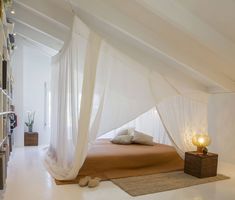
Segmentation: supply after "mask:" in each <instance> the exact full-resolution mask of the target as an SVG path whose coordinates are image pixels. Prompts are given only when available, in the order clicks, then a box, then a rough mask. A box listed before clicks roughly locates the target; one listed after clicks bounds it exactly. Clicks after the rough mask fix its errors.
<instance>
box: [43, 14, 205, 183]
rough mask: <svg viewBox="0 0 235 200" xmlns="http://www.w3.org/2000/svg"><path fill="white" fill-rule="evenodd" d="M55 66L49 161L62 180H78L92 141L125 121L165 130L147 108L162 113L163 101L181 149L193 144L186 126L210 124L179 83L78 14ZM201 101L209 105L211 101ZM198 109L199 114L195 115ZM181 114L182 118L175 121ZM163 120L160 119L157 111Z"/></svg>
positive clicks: (165, 116)
mask: <svg viewBox="0 0 235 200" xmlns="http://www.w3.org/2000/svg"><path fill="white" fill-rule="evenodd" d="M52 66H53V73H52V74H53V76H52V113H53V114H52V119H51V122H52V128H51V129H52V137H51V143H50V147H49V149H48V151H47V154H46V157H45V165H46V167H47V169H48V171H49V172H50V173H51V175H52V176H53V177H54V178H56V179H58V180H70V179H74V178H75V177H76V176H77V174H78V172H79V169H80V168H81V166H82V164H83V162H84V160H85V157H86V155H87V150H88V148H89V144H91V143H92V141H94V140H95V139H96V138H97V137H100V136H102V135H104V134H105V133H108V132H110V131H113V130H115V129H118V128H120V127H122V126H123V125H125V124H128V123H129V124H131V123H134V124H135V127H136V128H137V129H139V130H140V131H144V132H145V131H146V132H152V133H150V134H153V135H154V134H156V133H160V132H161V133H164V132H165V130H164V128H163V125H162V124H158V126H159V127H161V128H159V129H155V130H153V129H152V130H153V131H151V130H150V129H149V127H151V126H154V123H152V124H151V123H144V122H143V120H147V121H148V122H149V120H150V118H151V119H152V116H153V115H151V114H149V115H148V114H146V115H145V114H144V113H148V112H154V113H156V112H155V107H156V105H158V104H159V102H162V103H163V104H159V107H158V111H159V114H160V116H161V117H162V119H163V120H162V121H163V122H164V125H165V127H167V130H168V134H170V135H169V136H170V138H171V139H172V138H173V140H175V141H174V143H173V144H175V145H176V146H177V148H179V149H180V150H181V151H185V150H186V148H185V147H186V146H187V145H186V144H185V142H187V141H185V140H183V139H184V138H183V137H182V135H185V133H182V130H186V128H187V127H190V131H191V129H193V128H194V127H195V129H199V128H201V127H200V126H205V124H207V123H206V121H205V122H204V123H197V122H198V120H200V121H201V119H202V118H201V115H204V114H205V113H204V110H203V109H197V110H195V109H193V107H194V104H191V103H185V102H187V101H188V102H191V100H190V99H189V98H188V97H184V98H183V100H182V101H181V100H179V99H178V98H177V97H176V96H179V94H180V93H181V91H180V90H177V89H176V88H177V86H174V87H172V86H171V84H169V82H168V81H167V80H166V79H165V78H164V77H163V76H161V75H160V74H159V73H158V72H157V71H152V70H150V69H149V68H148V67H147V66H144V65H141V64H139V63H138V62H136V61H135V60H133V59H131V58H130V57H128V56H127V55H125V54H123V53H121V52H120V51H118V50H117V49H115V48H114V47H112V46H111V45H109V44H108V43H107V42H106V41H104V40H102V39H101V38H100V37H99V36H98V35H97V34H95V33H94V32H93V31H91V30H90V29H89V28H88V27H87V26H86V25H85V24H84V23H83V22H82V21H81V20H80V19H78V18H77V17H75V19H74V25H73V30H72V34H71V40H70V42H69V43H68V44H67V45H65V47H64V49H63V50H62V51H61V52H60V53H59V54H58V55H57V56H56V57H55V58H54V59H53V63H52ZM166 98H168V100H167V101H165V99H166ZM179 98H180V97H179ZM184 101H185V102H184ZM182 104H183V105H182ZM168 106H169V107H168ZM178 106H179V107H178ZM198 106H199V107H200V106H202V107H203V108H204V106H206V104H203V105H198ZM181 108H183V109H184V110H185V112H183V113H182V112H181ZM147 111H148V112H147ZM195 111H197V112H198V114H196V115H194V114H195ZM199 113H200V114H199ZM178 115H181V117H180V118H179V120H175V119H174V118H175V117H178ZM141 116H142V117H141ZM143 116H145V117H143ZM189 116H191V118H189ZM189 119H190V120H189ZM191 119H192V120H191ZM205 119H206V117H205ZM133 120H134V121H133ZM157 120H158V121H159V123H160V120H159V116H158V114H157V113H156V121H157ZM203 120H204V118H203ZM186 122H187V123H186ZM146 124H149V125H148V127H147V125H146ZM156 125H157V124H156ZM182 127H183V128H182ZM192 127H193V128H192ZM155 139H157V137H155ZM163 140H165V143H168V142H169V140H168V139H166V138H165V139H162V141H163ZM157 141H158V142H159V141H160V139H159V140H157Z"/></svg>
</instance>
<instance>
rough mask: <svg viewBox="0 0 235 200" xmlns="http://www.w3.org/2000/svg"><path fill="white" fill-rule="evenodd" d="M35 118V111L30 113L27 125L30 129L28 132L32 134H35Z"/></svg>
mask: <svg viewBox="0 0 235 200" xmlns="http://www.w3.org/2000/svg"><path fill="white" fill-rule="evenodd" d="M34 117H35V111H34V112H28V121H27V122H25V125H26V126H27V127H28V132H30V133H31V132H33V124H34Z"/></svg>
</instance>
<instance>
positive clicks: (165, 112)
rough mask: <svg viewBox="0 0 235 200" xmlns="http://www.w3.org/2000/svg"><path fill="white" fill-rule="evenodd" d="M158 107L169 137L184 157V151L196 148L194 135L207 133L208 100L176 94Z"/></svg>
mask: <svg viewBox="0 0 235 200" xmlns="http://www.w3.org/2000/svg"><path fill="white" fill-rule="evenodd" d="M205 95H206V94H205ZM157 108H158V112H159V115H160V117H161V120H162V123H163V124H164V126H165V127H166V132H167V134H169V138H171V139H172V140H173V142H172V143H173V144H174V146H175V147H176V150H177V152H178V153H179V154H180V156H181V157H182V158H183V157H184V152H186V151H190V150H194V149H195V147H194V146H193V145H192V137H193V135H194V134H197V133H202V132H203V133H207V102H203V101H196V100H194V99H190V98H188V97H185V96H176V97H172V98H169V99H167V100H165V101H163V102H161V103H160V104H159V105H158V107H157Z"/></svg>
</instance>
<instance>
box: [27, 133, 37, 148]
mask: <svg viewBox="0 0 235 200" xmlns="http://www.w3.org/2000/svg"><path fill="white" fill-rule="evenodd" d="M24 146H38V133H37V132H31V133H30V132H25V133H24Z"/></svg>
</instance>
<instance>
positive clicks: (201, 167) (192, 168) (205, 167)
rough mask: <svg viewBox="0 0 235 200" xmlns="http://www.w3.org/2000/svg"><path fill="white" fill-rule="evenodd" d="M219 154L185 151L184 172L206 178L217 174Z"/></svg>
mask: <svg viewBox="0 0 235 200" xmlns="http://www.w3.org/2000/svg"><path fill="white" fill-rule="evenodd" d="M217 165H218V154H214V153H208V154H206V155H203V154H202V153H198V152H195V151H191V152H186V153H185V161H184V173H186V174H190V175H192V176H196V177H198V178H205V177H211V176H216V175H217Z"/></svg>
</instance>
